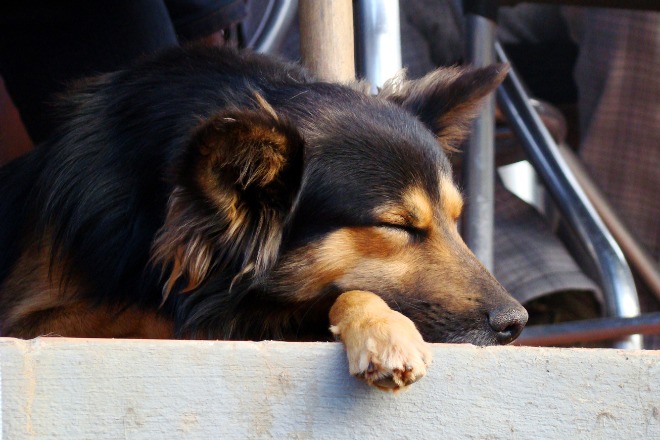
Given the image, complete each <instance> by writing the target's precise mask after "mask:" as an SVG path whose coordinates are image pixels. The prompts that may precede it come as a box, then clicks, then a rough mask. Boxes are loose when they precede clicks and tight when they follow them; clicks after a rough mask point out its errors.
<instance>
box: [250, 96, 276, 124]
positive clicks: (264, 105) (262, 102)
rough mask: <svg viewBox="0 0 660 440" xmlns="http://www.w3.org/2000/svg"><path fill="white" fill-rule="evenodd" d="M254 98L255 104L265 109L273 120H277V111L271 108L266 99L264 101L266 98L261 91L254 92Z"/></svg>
mask: <svg viewBox="0 0 660 440" xmlns="http://www.w3.org/2000/svg"><path fill="white" fill-rule="evenodd" d="M254 99H255V100H256V101H257V104H259V106H260V107H261V108H262V109H264V110H266V112H267V113H268V114H269V115H270V116H271V117H272V118H273V119H274V120H275V121H278V122H279V120H280V119H279V117H278V116H277V113H276V112H275V109H274V108H273V106H272V105H270V103H269V102H268V101H266V98H264V97H263V96H262V95H261V93H259V92H254Z"/></svg>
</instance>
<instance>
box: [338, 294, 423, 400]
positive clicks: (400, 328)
mask: <svg viewBox="0 0 660 440" xmlns="http://www.w3.org/2000/svg"><path fill="white" fill-rule="evenodd" d="M330 324H331V327H330V331H331V332H332V333H333V334H334V335H335V336H336V337H338V338H339V339H340V340H341V341H342V342H343V343H344V346H345V348H346V354H347V356H348V369H349V372H350V373H351V374H352V375H354V376H357V377H359V378H361V379H363V380H365V381H366V382H367V383H368V384H369V385H372V386H375V387H377V388H379V389H381V390H387V391H398V390H401V389H403V388H405V387H407V386H408V385H410V384H412V383H414V382H416V381H418V380H419V379H421V378H422V377H423V376H424V375H425V374H426V369H427V367H428V366H429V365H430V363H431V359H432V355H431V350H430V349H429V346H428V344H427V343H426V342H424V340H423V339H422V336H421V335H420V334H419V331H417V328H416V327H415V324H413V322H412V321H411V320H410V319H408V318H407V317H405V316H404V315H402V314H401V313H399V312H396V311H394V310H392V309H390V308H389V307H388V306H387V304H386V303H385V301H383V300H382V299H381V298H380V297H378V296H377V295H375V294H373V293H371V292H365V291H359V290H353V291H350V292H346V293H343V294H342V295H340V296H339V298H337V301H336V302H335V303H334V305H333V306H332V308H331V309H330Z"/></svg>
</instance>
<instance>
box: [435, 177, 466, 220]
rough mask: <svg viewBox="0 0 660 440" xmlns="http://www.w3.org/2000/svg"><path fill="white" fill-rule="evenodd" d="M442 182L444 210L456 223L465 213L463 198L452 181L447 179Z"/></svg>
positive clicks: (441, 193) (441, 198)
mask: <svg viewBox="0 0 660 440" xmlns="http://www.w3.org/2000/svg"><path fill="white" fill-rule="evenodd" d="M440 182H441V183H440V200H441V203H442V209H443V210H444V212H445V213H446V214H447V215H448V216H449V218H450V219H452V220H454V221H456V220H458V218H459V217H460V216H461V213H462V212H463V196H461V193H460V191H459V190H458V188H456V186H455V185H454V183H453V182H452V180H451V179H449V178H446V177H445V178H442V179H441V180H440Z"/></svg>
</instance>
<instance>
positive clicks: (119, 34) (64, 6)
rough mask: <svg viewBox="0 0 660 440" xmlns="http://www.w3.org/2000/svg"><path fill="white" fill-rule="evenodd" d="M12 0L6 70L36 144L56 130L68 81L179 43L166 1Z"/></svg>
mask: <svg viewBox="0 0 660 440" xmlns="http://www.w3.org/2000/svg"><path fill="white" fill-rule="evenodd" d="M11 3H13V4H6V3H5V4H3V6H0V75H1V76H2V77H3V79H4V81H5V85H6V87H7V90H8V91H9V95H10V96H11V98H12V100H13V101H14V103H15V105H16V107H17V108H18V110H19V112H20V115H21V118H22V120H23V123H24V124H25V126H26V128H27V130H28V133H29V135H30V137H31V138H32V140H33V141H34V142H35V143H38V142H40V141H42V140H44V139H45V138H47V137H48V136H49V135H51V134H52V132H53V130H54V128H55V125H56V122H55V120H56V118H55V117H54V115H53V111H52V103H53V102H54V101H55V99H56V96H57V94H59V93H61V92H63V91H64V90H65V89H66V87H67V84H69V83H71V82H72V81H74V80H76V79H79V78H82V77H85V76H89V75H94V74H98V73H102V72H108V71H112V70H117V69H120V68H122V67H124V66H126V65H127V64H128V63H130V62H131V61H133V60H135V59H136V58H139V57H141V56H143V55H145V54H148V53H152V52H155V51H157V50H159V49H162V48H165V47H169V46H175V45H177V38H176V34H175V32H174V28H173V26H172V22H171V20H170V17H169V14H168V11H167V8H166V7H165V5H164V4H163V2H161V1H155V0H96V1H87V0H81V1H70V2H53V1H49V0H35V1H30V0H25V1H23V2H11Z"/></svg>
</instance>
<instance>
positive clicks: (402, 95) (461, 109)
mask: <svg viewBox="0 0 660 440" xmlns="http://www.w3.org/2000/svg"><path fill="white" fill-rule="evenodd" d="M508 70H509V66H508V65H506V64H493V65H490V66H487V67H483V68H475V67H448V68H440V69H437V70H435V71H433V72H431V73H429V74H427V75H426V76H424V77H423V78H420V79H417V80H407V79H406V78H405V71H402V72H401V74H399V75H397V76H396V77H394V78H392V79H391V80H389V81H387V82H386V83H385V85H384V86H383V88H382V90H381V91H380V92H379V94H378V96H379V97H381V98H384V99H387V100H389V101H392V102H394V103H396V104H398V105H400V106H402V107H404V108H406V109H408V110H409V111H411V112H412V113H413V114H415V115H416V116H417V117H418V118H419V119H420V120H421V121H422V122H424V123H425V124H426V125H427V126H428V127H429V128H430V129H431V131H433V132H434V133H435V134H436V136H437V137H438V140H439V141H440V143H441V145H442V146H443V148H446V149H448V150H455V149H456V147H458V146H459V145H460V143H461V142H462V141H463V139H465V137H466V135H467V133H468V130H469V125H470V122H471V121H472V119H474V117H475V116H476V115H477V113H478V111H479V108H480V107H481V103H482V101H483V98H485V97H486V96H487V95H488V94H489V93H490V92H492V91H493V90H494V89H495V88H496V87H497V86H498V85H499V84H500V83H501V82H502V81H503V80H504V78H505V76H506V74H507V72H508Z"/></svg>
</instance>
